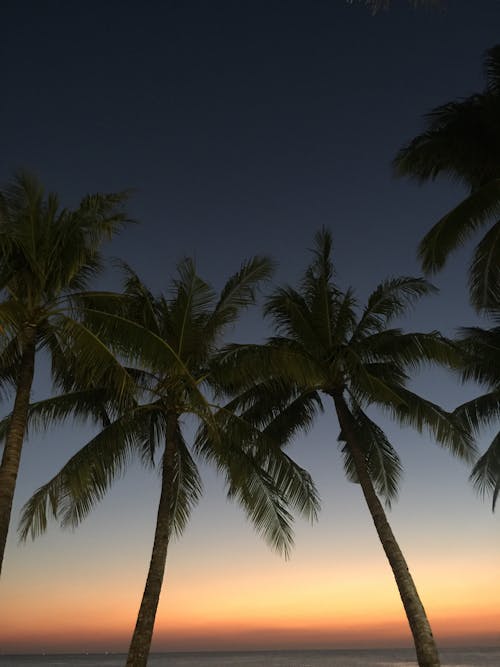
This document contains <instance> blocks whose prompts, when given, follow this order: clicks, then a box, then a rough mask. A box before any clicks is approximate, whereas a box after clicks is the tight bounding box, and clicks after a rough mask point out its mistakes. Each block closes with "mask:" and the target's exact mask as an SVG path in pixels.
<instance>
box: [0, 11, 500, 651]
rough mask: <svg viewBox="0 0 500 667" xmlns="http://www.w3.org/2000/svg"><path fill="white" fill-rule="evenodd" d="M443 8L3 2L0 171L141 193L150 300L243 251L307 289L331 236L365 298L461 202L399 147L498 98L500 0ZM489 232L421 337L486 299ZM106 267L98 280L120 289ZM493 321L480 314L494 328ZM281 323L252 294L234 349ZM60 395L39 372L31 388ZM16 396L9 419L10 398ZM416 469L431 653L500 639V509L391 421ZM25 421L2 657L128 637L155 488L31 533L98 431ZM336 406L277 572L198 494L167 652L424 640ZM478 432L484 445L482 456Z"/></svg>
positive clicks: (171, 570)
mask: <svg viewBox="0 0 500 667" xmlns="http://www.w3.org/2000/svg"><path fill="white" fill-rule="evenodd" d="M445 5H446V6H445V10H444V11H438V12H436V11H428V10H418V11H416V10H414V9H412V8H410V6H409V5H408V4H407V3H406V2H403V0H394V1H393V6H392V8H391V10H390V11H387V12H381V13H379V14H377V15H376V16H372V15H371V14H370V12H369V11H367V9H366V8H365V7H364V6H363V5H362V4H356V3H355V4H348V3H346V2H343V0H252V2H249V1H248V0H237V1H235V0H211V1H210V2H208V1H206V0H184V1H175V0H164V2H152V1H150V2H145V3H142V4H141V5H139V3H134V2H129V1H128V0H122V1H121V2H117V1H115V0H108V2H105V3H97V2H93V1H89V2H85V3H83V2H82V3H67V2H62V1H59V2H58V1H56V0H45V2H35V1H26V2H22V3H20V2H14V1H13V0H6V2H4V4H3V11H2V15H3V18H2V23H3V26H4V30H3V35H2V40H1V42H0V62H2V65H3V67H2V97H1V100H0V183H1V184H5V183H6V182H8V180H9V179H10V177H11V175H12V173H13V172H14V170H15V169H17V168H19V167H25V168H28V169H30V170H32V171H33V172H35V173H36V174H38V176H39V178H40V179H41V180H42V182H43V183H44V185H45V187H46V188H47V190H50V191H56V192H58V193H59V195H60V197H61V200H62V202H63V204H64V205H67V206H74V205H76V204H77V203H78V201H79V199H80V198H81V197H83V196H84V195H85V194H86V193H87V192H95V191H101V192H112V191H118V190H123V189H125V188H133V195H132V197H131V199H130V203H129V207H128V210H129V212H130V214H131V215H132V217H134V218H135V219H137V220H138V221H139V222H140V224H138V225H133V226H130V227H129V228H127V229H126V230H125V231H124V232H123V233H122V234H121V235H120V236H119V237H118V238H116V239H115V240H113V241H112V242H111V243H110V244H109V245H108V246H107V247H106V253H107V255H108V256H109V257H110V258H111V257H120V258H122V259H124V260H126V261H127V262H128V263H129V264H131V265H132V266H133V267H134V269H135V270H136V271H137V272H138V273H139V274H140V276H141V277H142V279H143V280H144V281H145V282H146V283H147V284H148V285H149V286H150V287H151V288H152V289H153V290H154V291H161V290H162V289H165V288H166V286H167V284H168V281H169V279H170V277H171V276H173V275H174V273H175V266H176V263H177V262H178V261H179V260H180V259H181V258H182V257H184V256H186V255H188V256H191V257H194V258H195V261H196V265H197V267H198V271H199V273H200V274H201V275H202V276H203V277H204V278H206V279H207V280H209V281H210V282H211V283H212V284H213V285H214V286H216V287H217V288H219V287H221V286H222V285H223V284H224V282H225V280H226V279H227V278H228V277H229V275H230V274H232V273H233V272H234V271H236V270H237V269H238V267H239V265H240V263H241V262H242V260H243V259H244V258H245V257H250V256H252V255H254V254H257V253H265V254H270V255H271V256H273V257H274V258H275V259H276V260H277V261H278V262H279V267H278V269H277V271H276V275H275V280H274V284H282V283H292V284H296V282H297V280H298V278H299V276H300V274H301V272H302V271H303V269H304V268H305V266H306V265H307V263H308V261H309V259H310V254H309V250H308V249H309V248H310V247H311V246H312V239H313V236H314V233H315V232H316V231H317V230H318V229H320V228H321V227H322V226H326V227H327V228H329V229H330V230H331V232H332V235H333V240H334V262H335V266H336V271H337V274H338V280H339V283H340V284H341V285H343V286H344V287H346V286H347V285H352V286H353V287H354V288H355V290H356V292H357V294H358V295H359V298H360V300H361V301H362V300H363V299H364V298H366V296H367V295H368V294H369V292H370V291H371V290H372V289H373V288H374V287H375V286H376V285H377V284H378V282H380V281H381V280H383V279H384V278H386V277H388V276H396V275H419V274H420V268H419V265H418V263H417V261H416V247H417V244H418V242H419V240H420V239H421V238H422V236H423V235H424V234H425V232H426V231H427V230H428V229H429V227H430V226H431V225H432V224H433V223H434V222H435V221H437V220H438V219H439V217H440V216H441V215H443V214H444V213H445V212H446V211H447V210H449V209H450V208H451V207H452V206H453V205H454V204H455V203H456V202H457V201H459V199H460V197H461V196H463V195H464V192H463V191H462V190H461V189H460V188H459V187H458V186H456V185H453V184H450V183H449V182H447V181H446V180H439V181H437V182H436V183H433V184H426V185H424V186H417V185H416V184H415V183H412V182H410V181H405V180H401V179H395V178H394V175H393V172H392V169H391V160H392V159H393V157H394V155H395V153H396V152H397V150H398V149H399V148H400V147H401V146H402V145H404V144H405V143H406V142H407V141H409V140H410V139H411V138H412V137H413V136H414V135H415V134H416V133H418V132H419V131H420V130H421V129H422V128H423V121H422V116H423V114H424V113H425V112H427V111H429V110H430V109H431V108H433V107H434V106H436V105H439V104H442V103H444V102H446V101H448V100H451V99H454V98H459V97H463V96H466V95H469V94H471V93H473V92H476V91H479V90H481V88H482V87H483V75H482V65H481V59H482V55H483V53H484V51H485V50H486V49H487V48H489V47H491V46H493V45H494V44H496V43H497V42H498V25H499V22H500V2H498V0H480V1H479V2H470V0H447V2H446V3H445ZM470 251H471V246H468V247H466V248H464V249H463V250H461V251H460V252H458V253H456V254H455V255H454V256H453V257H452V259H451V260H450V262H449V264H448V266H447V267H446V269H445V270H444V271H443V272H442V273H441V274H439V275H438V276H436V277H435V278H434V282H435V284H436V285H437V286H438V287H439V288H440V290H441V292H440V295H439V296H435V297H432V298H429V299H427V300H426V301H425V302H422V303H421V304H420V305H419V306H418V307H417V308H416V310H415V312H414V314H413V315H412V316H411V318H409V319H407V320H405V322H404V323H402V324H403V325H404V327H405V328H406V329H407V330H420V331H429V330H434V329H439V330H441V331H443V332H444V333H445V334H452V333H453V332H454V331H455V330H456V328H457V327H459V326H462V325H469V324H473V323H475V322H477V318H476V316H475V315H474V313H473V312H472V310H471V308H470V307H469V305H468V299H467V291H466V265H467V260H468V257H469V256H470ZM119 285H120V277H119V275H118V274H117V273H116V272H114V271H112V270H110V271H108V272H107V273H106V274H105V275H104V276H103V277H101V278H100V279H99V281H98V283H96V286H97V287H106V288H113V289H114V288H118V287H119ZM482 324H483V325H484V326H487V325H488V323H487V322H484V321H483V322H482ZM269 334H270V330H269V328H268V326H267V325H266V324H265V323H264V322H263V321H262V318H261V315H260V312H259V309H258V308H255V309H254V310H252V311H251V312H249V313H248V314H246V315H245V316H244V317H243V318H242V320H241V322H240V324H239V325H238V327H237V328H235V329H234V330H232V331H229V332H228V338H227V340H228V341H230V340H240V341H243V340H248V341H257V340H262V339H264V338H265V336H267V335H269ZM412 386H413V388H414V389H415V390H417V391H419V392H420V393H422V394H423V395H425V396H426V397H428V398H430V399H431V400H434V401H436V402H438V403H440V404H441V405H443V406H444V407H446V408H449V409H452V408H454V407H456V406H457V405H458V404H460V403H461V402H463V401H465V400H468V399H470V398H472V397H473V396H475V395H477V394H478V393H479V391H480V390H479V389H478V388H477V387H474V386H471V385H469V386H466V387H463V386H461V385H460V383H459V382H458V380H457V379H456V378H455V377H452V376H450V375H448V374H447V373H445V372H444V371H438V370H428V371H425V372H422V373H421V374H420V375H419V376H418V377H416V378H415V379H414V382H413V385H412ZM49 393H50V383H49V382H48V380H47V364H46V360H45V359H44V358H43V357H42V358H40V359H39V362H38V366H37V378H36V382H35V386H34V389H33V398H34V399H35V400H36V399H40V398H43V397H45V396H48V395H49ZM5 409H7V408H5ZM380 423H381V425H382V426H383V427H384V428H385V429H386V432H387V433H388V435H389V437H390V439H391V440H392V441H393V443H394V444H395V445H396V446H397V449H398V452H399V454H400V456H401V458H402V461H403V464H404V467H405V475H404V478H403V482H402V485H401V491H400V495H399V499H398V502H397V503H395V504H394V506H393V508H392V510H391V511H390V513H389V520H390V522H391V525H392V527H393V530H394V532H395V534H396V537H397V538H398V540H399V543H400V545H401V547H402V549H403V552H404V553H405V555H406V557H407V560H408V563H409V566H410V570H411V572H412V574H413V576H414V578H415V581H416V584H417V587H418V589H419V592H420V594H421V597H422V599H423V602H424V604H425V606H426V609H427V612H428V615H429V617H430V620H431V623H432V626H433V630H434V634H435V635H436V638H437V640H438V643H439V644H440V645H442V646H446V645H473V644H482V645H498V644H500V608H499V606H498V600H497V596H496V595H492V594H491V592H492V591H497V590H498V586H499V584H500V576H499V569H498V550H499V546H500V544H499V516H498V513H497V514H492V513H491V511H490V504H489V502H488V500H487V499H486V500H484V499H481V498H479V497H478V496H477V495H476V494H475V492H474V490H473V489H472V488H471V486H470V484H469V482H468V479H467V478H468V474H469V472H470V471H469V470H468V468H467V466H466V465H465V464H463V463H461V462H460V461H457V460H454V459H453V458H452V457H451V456H450V455H449V454H448V453H447V452H445V451H443V450H441V449H440V448H439V447H438V446H436V445H435V443H433V442H432V441H431V440H430V438H429V437H427V435H426V434H423V435H419V434H418V433H415V432H413V431H411V430H408V429H404V430H401V429H398V428H397V427H396V426H394V425H393V424H390V423H389V422H387V421H386V420H385V418H383V417H382V416H381V417H380ZM92 433H93V431H92V427H91V426H90V425H88V426H82V425H74V424H67V425H64V426H59V427H57V428H54V429H51V430H50V431H49V432H47V433H40V434H31V435H30V438H29V440H28V442H27V443H26V445H25V448H24V451H23V457H22V463H21V470H20V476H19V484H18V488H17V491H16V497H15V503H14V511H13V527H12V529H11V533H10V536H9V542H8V547H7V553H6V559H5V562H4V568H3V573H2V580H1V582H0V651H3V652H5V653H8V652H38V651H89V650H91V651H103V650H121V651H123V650H126V648H127V646H128V642H129V639H130V636H131V632H132V629H133V626H134V623H135V617H136V613H137V609H138V606H139V602H140V598H141V595H142V591H143V586H144V582H145V577H146V572H147V566H148V563H149V556H150V549H151V545H152V536H153V530H154V519H155V515H156V504H157V501H158V497H159V479H158V477H157V476H156V475H155V474H152V473H151V472H150V471H145V470H143V469H141V468H140V467H138V466H137V467H132V468H131V469H130V470H129V471H128V472H127V473H126V475H124V477H123V479H120V480H119V481H118V482H117V483H116V485H115V486H114V488H113V489H112V491H111V492H110V493H109V494H108V495H107V497H106V498H105V500H104V501H103V502H102V503H101V504H100V506H99V507H97V508H96V509H95V511H94V512H93V513H92V514H91V515H90V516H89V517H88V518H87V519H86V520H85V521H84V523H83V524H82V525H81V526H80V527H79V528H78V529H77V530H76V531H74V532H71V531H62V530H60V529H59V527H58V526H57V525H55V524H53V525H51V526H50V527H49V530H48V531H47V533H46V534H45V535H44V536H42V537H41V538H39V539H37V540H36V541H35V542H28V543H27V544H25V545H19V544H18V542H17V537H16V534H15V525H16V524H17V521H18V518H19V512H20V509H21V507H22V505H23V503H24V502H25V501H26V500H27V499H28V498H29V496H30V495H31V493H32V492H33V491H34V490H35V489H36V488H37V487H38V486H39V485H41V484H42V483H44V482H45V481H47V479H48V478H49V477H50V476H52V475H53V474H54V473H55V472H56V471H57V470H58V469H59V467H60V466H61V465H62V464H63V463H64V462H65V461H66V460H67V458H69V456H70V455H71V454H72V453H74V452H75V451H76V450H77V449H78V448H79V447H80V446H82V445H83V444H84V443H85V442H86V441H87V440H88V439H89V438H90V436H91V435H92ZM337 435H338V424H337V422H336V420H335V418H334V416H333V415H332V414H329V413H328V411H326V413H325V415H324V416H323V417H322V418H321V419H320V420H319V421H318V422H317V423H316V425H315V427H314V428H313V429H312V430H311V431H310V432H309V433H308V434H307V435H304V436H300V437H297V438H296V440H295V441H294V442H293V443H292V444H291V446H290V453H291V454H292V456H293V457H294V458H295V459H296V460H297V461H298V462H299V463H300V464H301V465H303V466H304V467H306V468H307V469H308V470H309V471H310V472H311V474H312V476H313V478H314V480H315V481H316V483H317V486H318V489H319V491H320V494H321V498H322V511H321V514H320V517H319V520H318V522H317V523H316V524H315V525H314V526H311V525H309V524H307V523H306V522H304V521H302V520H298V521H297V523H296V530H295V536H296V537H295V548H294V550H293V553H292V557H291V558H290V559H289V560H288V561H286V562H285V561H284V560H283V559H282V558H281V557H280V556H278V555H277V554H276V553H274V552H272V551H271V549H270V548H269V547H268V546H267V545H266V544H265V543H264V542H263V541H262V540H261V539H260V538H259V537H258V536H257V535H256V534H255V532H254V531H253V529H252V527H251V525H250V524H249V523H248V522H247V520H246V519H245V516H244V514H243V512H242V510H241V509H240V508H238V507H237V506H236V505H235V504H232V503H229V502H227V501H226V499H225V491H224V487H223V480H222V479H220V478H219V477H217V475H216V473H215V472H214V471H213V470H211V469H209V468H207V467H205V466H203V465H202V466H201V469H202V474H203V480H204V488H205V493H204V496H203V498H202V500H201V503H200V505H199V507H198V508H196V510H195V511H194V513H193V516H192V520H191V522H190V524H189V526H188V528H187V530H186V531H185V533H184V535H183V536H182V538H181V539H179V540H177V541H176V542H174V543H173V544H172V545H171V547H170V549H169V555H168V564H167V571H166V578H165V582H164V587H163V593H162V597H161V600H160V606H159V609H158V614H157V620H156V627H155V637H154V641H153V650H157V651H164V650H205V649H207V650H210V649H254V648H255V649H266V648H330V647H331V648H335V647H339V648H340V647H342V648H344V647H347V648H349V647H353V648H356V647H370V646H410V645H411V640H410V635H409V631H408V629H407V623H406V618H405V616H404V613H403V610H402V605H401V602H400V600H399V597H398V594H397V590H396V586H395V584H394V580H393V578H392V574H391V572H390V569H389V566H388V564H387V562H386V560H385V556H384V555H383V552H382V548H381V546H380V544H379V542H378V539H377V536H376V534H375V530H374V528H373V525H372V524H371V519H370V517H369V515H368V511H367V509H366V508H365V506H364V502H363V499H362V497H361V491H360V489H359V488H358V487H357V486H356V485H353V484H351V483H349V482H347V481H346V480H345V478H344V474H343V470H342V462H341V458H340V455H339V452H338V448H337V442H336V438H337ZM490 435H491V433H486V432H485V433H484V435H483V436H482V437H481V438H480V439H479V441H478V445H479V447H480V449H481V448H483V449H484V447H485V446H486V445H487V443H488V436H490Z"/></svg>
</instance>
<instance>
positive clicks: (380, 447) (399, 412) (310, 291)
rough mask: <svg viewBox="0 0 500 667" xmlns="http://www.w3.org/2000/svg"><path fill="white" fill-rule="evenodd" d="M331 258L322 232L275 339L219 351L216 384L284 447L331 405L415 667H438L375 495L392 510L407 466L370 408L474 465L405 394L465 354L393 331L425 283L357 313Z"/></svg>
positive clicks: (378, 292)
mask: <svg viewBox="0 0 500 667" xmlns="http://www.w3.org/2000/svg"><path fill="white" fill-rule="evenodd" d="M330 255H331V237H330V234H329V233H328V232H327V231H325V230H323V231H322V232H320V233H319V234H318V235H317V236H316V247H315V251H314V260H313V262H312V263H311V265H310V266H309V268H308V269H307V271H306V272H305V274H304V276H303V278H302V281H301V283H300V289H299V290H296V289H294V288H292V287H282V288H279V289H277V290H275V292H274V293H273V294H272V295H271V296H270V298H269V299H268V301H267V304H266V306H265V312H266V315H267V316H268V317H270V318H271V319H272V321H273V323H274V326H275V329H276V333H277V335H276V336H275V337H273V338H271V339H270V340H269V341H268V343H267V344H266V345H263V346H259V345H246V346H241V345H239V346H231V347H229V348H227V349H226V350H225V351H223V352H222V354H221V359H220V364H219V372H220V376H219V377H220V381H221V382H222V383H224V384H226V386H229V385H231V383H232V388H233V391H235V392H238V393H239V395H238V397H237V398H236V399H235V401H234V402H235V404H237V405H238V407H239V409H240V410H241V411H242V415H243V417H244V418H245V420H247V421H251V422H253V423H255V424H256V425H258V426H259V428H261V429H263V430H264V431H265V432H267V433H269V434H272V436H273V437H274V438H275V439H276V440H278V441H286V440H288V439H289V438H290V436H291V435H293V434H294V433H295V432H297V430H299V429H301V428H304V427H308V426H309V425H310V424H311V422H312V421H313V419H314V416H315V414H316V413H317V411H318V409H321V408H322V397H323V398H324V397H327V399H329V400H330V401H332V402H333V406H334V408H335V411H336V414H337V417H338V420H339V424H340V435H339V441H340V443H341V450H342V454H343V457H344V465H345V470H346V474H347V477H348V478H349V479H350V480H351V481H354V482H357V483H359V484H360V485H361V488H362V491H363V494H364V496H365V500H366V502H367V504H368V507H369V510H370V512H371V514H372V518H373V521H374V524H375V527H376V529H377V532H378V535H379V538H380V540H381V542H382V545H383V547H384V550H385V552H386V555H387V558H388V560H389V562H390V564H391V567H392V569H393V572H394V576H395V579H396V582H397V585H398V588H399V591H400V594H401V598H402V601H403V604H404V607H405V610H406V613H407V616H408V620H409V623H410V627H411V629H412V632H413V636H414V639H415V646H416V649H417V656H418V660H419V665H421V666H425V667H435V666H436V665H439V657H438V654H437V650H436V647H435V644H434V640H433V638H432V633H431V630H430V626H429V623H428V621H427V618H426V615H425V611H424V608H423V606H422V604H421V602H420V599H419V597H418V593H417V591H416V588H415V585H414V583H413V580H412V579H411V576H410V575H409V572H408V568H407V565H406V562H405V560H404V557H403V554H402V552H401V550H400V549H399V547H398V545H397V542H396V540H395V538H394V535H393V533H392V531H391V528H390V526H389V524H388V521H387V518H386V515H385V512H384V509H383V507H382V505H381V504H380V502H379V499H378V497H377V494H378V495H381V496H382V497H383V498H385V500H386V501H387V502H388V503H389V502H390V501H391V499H393V498H394V497H395V495H396V492H397V485H398V479H399V475H400V472H401V463H400V460H399V457H398V455H397V453H396V451H395V449H394V447H393V446H392V444H391V443H390V442H389V440H388V438H387V436H386V435H385V433H384V432H383V430H382V429H381V428H380V427H379V426H378V425H377V424H376V423H375V422H374V421H373V420H372V419H371V418H370V417H369V416H368V414H367V412H366V408H367V407H369V406H378V407H380V408H382V409H383V410H385V411H387V412H389V413H390V414H391V415H392V416H393V417H394V418H395V419H396V420H397V421H398V422H399V423H401V424H403V425H411V426H413V427H415V428H417V430H419V431H420V430H422V429H424V428H427V429H428V430H429V431H430V433H431V434H432V435H433V436H434V438H435V439H436V440H437V441H438V442H439V443H440V444H442V445H444V446H445V447H448V448H449V449H450V450H451V451H452V452H453V453H454V454H456V455H458V456H461V457H463V458H465V459H469V458H471V456H472V454H473V446H472V444H471V440H470V438H469V436H468V433H467V431H466V429H465V428H463V427H462V426H461V424H460V422H459V420H458V419H457V418H455V417H453V416H452V415H450V414H448V413H447V412H445V411H444V410H443V409H441V408H440V407H439V406H437V405H436V404H434V403H431V402H430V401H428V400H426V399H424V398H422V397H421V396H418V395H417V394H415V393H414V392H412V391H411V390H410V389H409V388H408V386H407V384H408V381H409V371H412V370H414V369H416V368H418V367H419V366H420V365H421V364H425V363H430V362H439V363H443V364H446V365H455V364H456V363H458V360H459V355H458V354H457V352H456V350H455V349H454V348H453V346H452V345H451V344H450V343H449V342H448V341H446V340H445V339H444V338H443V337H442V336H440V335H439V334H438V333H436V332H433V333H428V334H424V333H403V332H402V331H401V330H400V329H398V328H393V327H392V326H390V325H391V324H392V321H393V320H394V319H395V318H396V317H398V316H400V315H402V314H404V313H405V312H406V311H407V309H408V307H409V306H411V305H412V304H413V303H414V302H415V301H416V300H417V299H418V298H420V297H421V296H423V295H425V294H428V293H431V292H433V291H434V288H433V287H432V286H431V285H430V284H429V283H428V282H426V281H425V280H423V279H421V278H410V277H403V278H393V279H389V280H386V281H384V282H382V283H381V284H380V285H379V286H378V287H377V288H376V289H375V291H374V292H373V293H372V294H371V295H370V297H369V299H368V302H367V305H366V307H365V308H364V309H363V310H362V311H361V312H359V311H358V307H357V302H356V299H355V297H354V294H353V292H352V290H351V289H348V290H346V291H341V290H340V289H339V288H338V287H337V285H336V284H335V282H334V270H333V265H332V262H331V258H330ZM235 368H238V373H237V374H235V373H234V369H235ZM242 371H243V373H242Z"/></svg>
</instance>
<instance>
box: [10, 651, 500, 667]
mask: <svg viewBox="0 0 500 667" xmlns="http://www.w3.org/2000/svg"><path fill="white" fill-rule="evenodd" d="M441 659H442V665H443V667H499V665H500V647H496V648H467V649H463V648H460V649H441ZM124 664H125V655H124V654H120V653H113V654H89V655H82V654H57V655H0V665H1V666H2V667H123V665H124ZM240 665H241V666H242V667H417V663H416V661H415V652H414V651H413V650H412V649H380V650H379V649H370V650H363V651H359V650H334V651H330V650H329V651H251V652H250V651H248V652H241V651H239V652H218V653H215V652H211V653H156V654H152V655H151V657H150V659H149V662H148V667H233V666H234V667H239V666H240Z"/></svg>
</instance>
